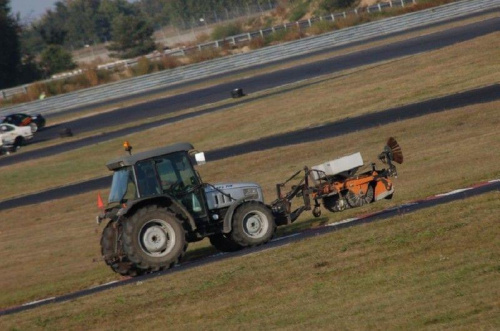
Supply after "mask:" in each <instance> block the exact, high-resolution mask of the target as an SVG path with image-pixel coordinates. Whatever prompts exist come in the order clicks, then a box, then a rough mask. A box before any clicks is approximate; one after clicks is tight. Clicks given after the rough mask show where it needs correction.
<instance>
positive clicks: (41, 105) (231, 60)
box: [0, 0, 500, 115]
mask: <svg viewBox="0 0 500 331" xmlns="http://www.w3.org/2000/svg"><path fill="white" fill-rule="evenodd" d="M398 1H399V0H398ZM377 7H378V6H377ZM498 7H500V0H463V1H459V2H456V3H451V4H448V5H444V6H440V7H435V8H431V9H428V10H422V11H419V12H414V13H410V14H406V15H402V16H396V17H391V18H387V19H384V20H380V21H375V22H370V23H366V24H362V25H358V26H354V27H350V28H345V29H342V30H338V31H334V32H330V33H326V34H322V35H318V36H314V37H308V38H304V39H300V40H296V41H292V42H288V43H283V44H279V45H274V46H269V47H265V48H262V49H258V50H255V51H252V52H249V53H244V54H237V55H232V56H227V57H223V58H218V59H214V60H211V61H207V62H201V63H196V64H192V65H189V66H185V67H178V68H175V69H171V70H166V71H162V72H157V73H153V74H149V75H145V76H140V77H135V78H131V79H127V80H123V81H118V82H114V83H110V84H107V85H103V86H96V87H92V88H88V89H84V90H80V91H75V92H71V93H67V94H63V95H58V96H54V97H50V98H46V99H44V100H37V101H33V102H30V103H25V104H20V105H15V106H10V107H6V108H3V109H1V110H0V115H2V114H7V113H13V112H23V113H28V114H34V113H42V114H52V113H56V112H58V111H62V110H68V109H72V108H76V107H82V106H87V105H91V104H94V103H98V102H105V101H110V100H113V99H117V98H122V97H128V96H132V95H134V94H139V93H143V92H146V91H151V90H154V89H159V88H164V87H168V86H172V85H176V84H179V83H182V82H188V81H191V80H196V79H200V78H207V77H210V76H214V75H218V74H224V73H228V72H231V71H235V70H239V69H243V68H249V67H251V66H254V65H259V64H265V63H270V62H274V61H279V60H283V59H287V58H291V57H294V56H298V55H303V54H307V53H310V52H314V51H318V50H322V49H326V48H330V47H332V46H336V45H342V44H347V43H350V42H355V41H360V40H366V39H369V38H373V37H377V36H382V35H385V34H389V33H395V32H400V31H405V30H411V29H413V28H416V27H420V26H423V25H428V24H432V23H436V22H439V21H443V20H447V19H451V18H456V17H460V16H464V15H468V14H472V13H476V12H481V11H484V10H488V9H495V8H498ZM332 19H333V18H332ZM259 33H260V32H259Z"/></svg>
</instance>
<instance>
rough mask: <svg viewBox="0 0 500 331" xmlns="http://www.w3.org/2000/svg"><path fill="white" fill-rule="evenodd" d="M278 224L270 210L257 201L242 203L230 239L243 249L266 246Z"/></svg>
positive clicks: (236, 212)
mask: <svg viewBox="0 0 500 331" xmlns="http://www.w3.org/2000/svg"><path fill="white" fill-rule="evenodd" d="M275 230H276V224H275V222H274V217H273V214H272V213H271V211H270V210H269V208H267V207H266V206H265V205H264V204H262V203H260V202H257V201H248V202H244V203H242V204H241V205H240V206H239V207H238V208H237V209H236V211H235V213H234V215H233V221H232V231H231V233H230V238H231V240H232V241H233V242H235V243H236V244H238V245H240V246H243V247H251V246H258V245H262V244H265V243H266V242H268V241H269V240H271V238H272V237H273V235H274V232H275Z"/></svg>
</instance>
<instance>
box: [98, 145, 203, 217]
mask: <svg viewBox="0 0 500 331" xmlns="http://www.w3.org/2000/svg"><path fill="white" fill-rule="evenodd" d="M130 149H131V148H130ZM193 150H194V148H193V146H192V145H191V144H188V143H180V144H175V145H171V146H168V147H163V148H158V149H155V150H152V151H147V152H143V153H137V154H134V155H128V156H124V157H121V158H119V159H116V160H113V161H111V162H109V163H108V164H107V167H108V169H110V170H112V171H113V172H114V173H113V181H112V184H111V190H110V194H109V198H108V208H114V207H117V206H120V207H121V206H123V205H125V206H127V205H130V204H134V203H136V202H138V201H142V200H144V199H149V198H153V197H155V196H158V197H159V196H165V195H166V196H169V197H172V198H174V199H175V200H177V201H179V202H181V203H182V205H183V206H184V207H185V208H186V209H187V210H188V211H189V212H190V213H191V215H193V217H194V218H195V219H196V218H204V217H206V216H207V207H206V202H205V198H204V194H203V189H202V185H201V184H202V181H201V178H200V177H199V176H198V174H197V172H196V171H195V170H194V166H193V165H194V164H202V163H204V156H203V153H198V154H196V157H194V155H193V154H192V153H190V152H192V151H193Z"/></svg>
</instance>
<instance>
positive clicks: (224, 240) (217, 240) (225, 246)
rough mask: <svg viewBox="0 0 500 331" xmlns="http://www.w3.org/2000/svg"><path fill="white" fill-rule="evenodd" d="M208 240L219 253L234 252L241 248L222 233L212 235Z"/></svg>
mask: <svg viewBox="0 0 500 331" xmlns="http://www.w3.org/2000/svg"><path fill="white" fill-rule="evenodd" d="M209 239H210V243H211V244H212V246H214V247H215V248H217V250H219V251H221V252H236V251H239V250H240V249H242V248H243V246H241V245H239V244H237V243H235V242H234V241H232V240H231V239H230V238H228V237H226V236H225V235H224V234H222V233H219V234H214V235H212V236H210V238H209Z"/></svg>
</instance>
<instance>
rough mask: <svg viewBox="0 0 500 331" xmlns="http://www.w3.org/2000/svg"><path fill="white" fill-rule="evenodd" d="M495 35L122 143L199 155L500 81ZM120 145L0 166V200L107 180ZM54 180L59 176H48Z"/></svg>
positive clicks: (297, 89) (311, 84) (320, 82)
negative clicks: (190, 147) (183, 147)
mask: <svg viewBox="0 0 500 331" xmlns="http://www.w3.org/2000/svg"><path fill="white" fill-rule="evenodd" d="M499 36H500V33H494V34H491V35H488V36H484V37H481V38H477V39H474V40H472V41H469V42H465V43H461V44H458V45H455V46H451V47H447V48H445V49H442V50H438V51H434V52H429V53H425V54H423V55H418V56H413V57H408V58H405V59H401V60H397V61H393V62H390V63H386V64H381V65H378V66H375V67H371V68H365V69H363V70H358V71H354V72H352V73H350V74H346V75H345V76H341V77H338V76H335V78H332V79H329V78H328V77H326V78H320V79H317V80H315V81H312V82H307V83H302V85H299V86H297V87H293V86H292V87H286V88H283V89H282V93H278V94H275V95H270V96H269V97H265V98H262V99H259V100H256V101H253V102H251V103H247V104H244V105H240V106H235V107H233V108H230V109H228V110H225V111H224V112H218V113H212V114H208V115H205V116H203V117H197V118H194V119H189V120H185V121H182V122H179V123H175V124H173V125H166V126H163V127H160V128H156V129H152V130H148V131H146V132H141V133H140V134H134V135H131V136H130V137H127V139H129V140H131V141H132V144H133V145H135V146H136V150H144V149H150V148H153V147H157V146H163V145H166V144H168V143H171V142H176V141H184V140H187V138H186V137H189V138H188V139H189V140H190V141H191V142H192V143H194V144H195V146H196V147H197V148H198V149H202V150H209V149H213V148H217V147H222V146H227V145H232V144H236V143H239V142H243V141H247V140H252V139H256V138H258V137H264V136H269V135H273V134H277V133H282V132H286V131H292V130H296V129H299V128H303V127H307V126H312V125H317V124H321V123H324V122H329V121H336V120H339V119H342V118H345V117H353V116H358V115H361V114H365V113H370V112H374V111H379V110H383V109H386V108H390V107H394V106H397V105H401V104H406V103H412V102H417V101H420V100H423V99H428V98H432V97H436V96H440V95H446V94H450V93H453V92H457V91H461V90H465V89H470V88H473V87H477V86H482V85H487V84H491V83H495V82H498V81H499V77H498V72H499V70H500V65H499V63H498V61H495V59H496V58H498V57H500V49H499V48H498V47H496V44H495V41H496V40H497V39H498V38H499ZM462 77H467V79H462ZM381 82H383V84H381ZM360 96H362V97H360ZM270 109H272V110H273V111H272V114H271V113H270V112H269V110H270ZM276 123H279V125H276ZM118 146H121V139H116V140H113V141H110V142H106V143H102V144H99V145H96V146H90V147H86V148H82V149H80V150H77V151H73V152H69V153H65V154H63V155H58V156H55V157H51V158H45V159H40V160H36V161H30V162H24V163H21V164H16V165H15V166H11V167H4V168H2V173H1V174H0V182H2V183H5V186H4V189H3V190H2V192H0V198H7V197H11V196H14V195H18V194H19V193H20V192H25V193H28V192H36V191H38V190H40V189H43V188H46V187H49V186H56V185H62V184H65V183H68V182H70V181H74V180H75V177H77V178H78V179H79V180H84V179H88V178H91V177H95V176H99V175H106V174H108V173H107V171H106V169H105V167H104V166H103V165H104V164H105V162H106V161H108V159H110V158H112V157H113V156H115V155H116V154H117V148H119V147H118ZM142 146H144V147H142ZM35 165H36V166H35ZM53 173H57V174H58V176H57V177H54V176H52V174H53ZM35 179H36V180H35ZM28 184H29V185H28ZM20 187H22V188H23V189H22V190H20V189H19V188H20ZM26 188H27V189H26Z"/></svg>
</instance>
